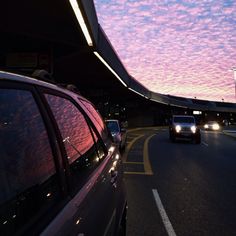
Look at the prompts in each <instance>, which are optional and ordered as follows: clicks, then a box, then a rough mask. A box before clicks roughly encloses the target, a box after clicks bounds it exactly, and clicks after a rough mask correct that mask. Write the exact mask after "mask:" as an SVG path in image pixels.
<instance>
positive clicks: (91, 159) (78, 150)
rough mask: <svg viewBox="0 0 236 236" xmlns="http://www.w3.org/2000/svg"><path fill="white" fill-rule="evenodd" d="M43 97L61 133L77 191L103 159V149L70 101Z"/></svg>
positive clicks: (48, 95)
mask: <svg viewBox="0 0 236 236" xmlns="http://www.w3.org/2000/svg"><path fill="white" fill-rule="evenodd" d="M45 96H46V99H47V101H48V103H49V105H50V107H51V109H52V112H53V115H54V117H55V119H56V122H57V125H58V127H59V130H60V132H61V135H62V139H63V142H64V146H65V149H66V153H67V158H68V160H69V164H70V172H71V177H72V182H73V183H72V185H73V187H75V189H74V190H77V189H78V188H79V187H80V186H81V183H80V182H81V181H82V179H86V178H87V177H88V175H89V174H90V173H91V171H92V169H93V168H94V167H96V166H97V165H98V163H99V162H100V161H101V160H102V159H103V158H104V152H103V149H102V147H101V145H99V143H100V141H99V140H98V138H97V137H96V138H95V137H94V136H93V135H95V133H94V132H91V131H92V129H91V127H90V126H88V123H87V121H86V119H85V117H84V116H83V114H82V113H81V112H80V111H79V109H78V108H77V107H76V106H75V105H74V104H73V103H72V102H71V101H70V100H68V99H66V98H62V97H58V96H54V95H50V94H46V95H45ZM92 134H93V135H92ZM94 140H96V141H97V144H95V142H94ZM78 180H80V181H78Z"/></svg>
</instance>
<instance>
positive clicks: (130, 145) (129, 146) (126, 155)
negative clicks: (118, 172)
mask: <svg viewBox="0 0 236 236" xmlns="http://www.w3.org/2000/svg"><path fill="white" fill-rule="evenodd" d="M143 136H144V134H141V135H139V136H138V137H136V138H135V139H133V140H132V141H131V142H130V143H129V144H128V145H127V150H126V152H125V153H124V156H123V159H124V162H126V161H127V157H128V153H129V151H130V149H131V147H132V145H133V144H134V143H135V142H136V141H137V140H138V139H140V138H142V137H143Z"/></svg>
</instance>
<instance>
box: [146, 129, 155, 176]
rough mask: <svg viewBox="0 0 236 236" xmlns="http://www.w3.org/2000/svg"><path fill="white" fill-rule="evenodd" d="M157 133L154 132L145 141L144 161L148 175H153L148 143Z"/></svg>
mask: <svg viewBox="0 0 236 236" xmlns="http://www.w3.org/2000/svg"><path fill="white" fill-rule="evenodd" d="M154 135H156V134H153V135H151V136H149V137H148V138H147V139H146V140H145V142H144V147H143V161H144V171H145V173H146V174H147V175H153V172H152V167H151V164H150V160H149V153H148V143H149V140H150V139H151V138H152V137H153V136H154Z"/></svg>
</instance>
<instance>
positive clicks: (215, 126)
mask: <svg viewBox="0 0 236 236" xmlns="http://www.w3.org/2000/svg"><path fill="white" fill-rule="evenodd" d="M203 127H204V129H205V130H213V131H217V130H220V124H219V123H218V122H217V121H208V122H207V123H206V124H205V125H204V126H203Z"/></svg>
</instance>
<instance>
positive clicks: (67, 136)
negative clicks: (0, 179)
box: [42, 90, 119, 235]
mask: <svg viewBox="0 0 236 236" xmlns="http://www.w3.org/2000/svg"><path fill="white" fill-rule="evenodd" d="M43 94H44V98H45V101H46V102H47V104H48V111H49V112H50V113H51V117H52V121H53V123H54V125H55V128H56V129H57V130H58V139H59V142H60V144H61V146H63V149H62V152H63V154H64V159H63V162H64V165H65V175H66V177H67V184H68V188H69V192H70V198H71V200H70V201H69V202H68V204H67V206H66V207H65V208H64V209H63V211H62V212H61V213H60V214H59V215H58V217H56V219H55V220H54V221H53V222H52V223H51V224H50V225H49V226H48V227H47V229H45V231H44V232H43V233H42V235H52V234H56V235H111V234H114V231H115V230H116V212H117V209H116V208H117V205H116V201H117V199H116V191H118V189H117V185H116V182H117V174H116V176H115V175H114V172H113V171H112V170H114V167H115V170H117V167H118V162H117V160H116V159H117V157H118V156H117V155H119V154H118V153H116V151H115V149H113V151H110V152H109V151H108V150H107V149H106V147H105V145H104V143H103V141H102V139H101V137H100V136H99V135H98V132H97V130H96V129H95V127H94V125H93V124H92V123H91V121H89V119H88V117H86V114H85V112H84V111H83V110H82V109H81V107H80V106H79V105H78V103H76V102H75V101H74V100H73V99H72V98H71V97H69V96H66V95H65V94H62V93H59V92H55V91H50V90H47V91H43ZM114 163H115V164H114ZM115 173H117V172H115Z"/></svg>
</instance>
